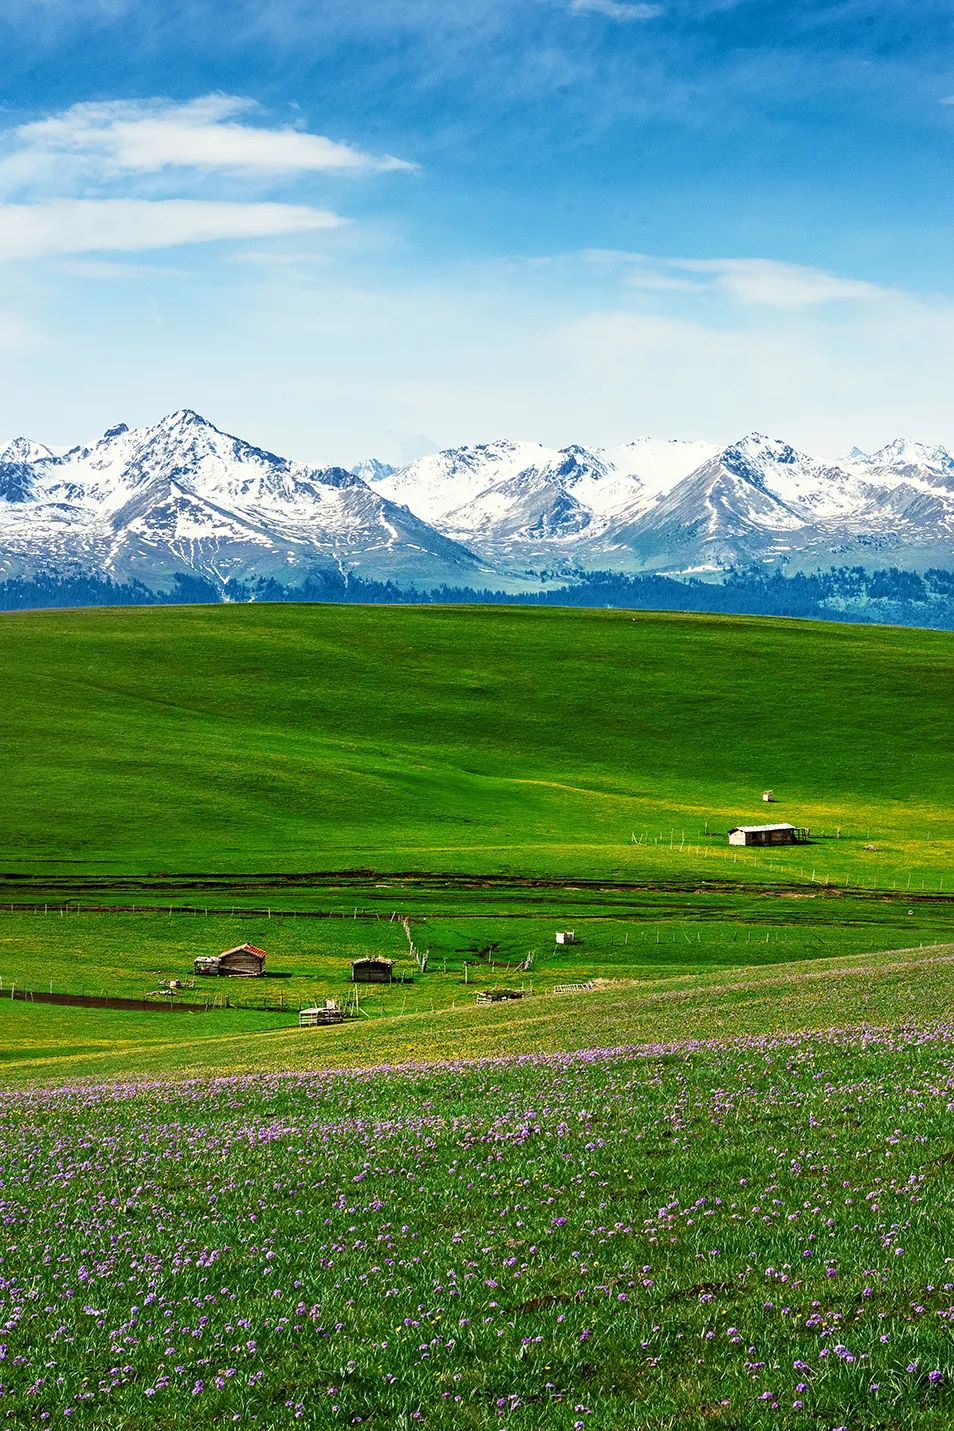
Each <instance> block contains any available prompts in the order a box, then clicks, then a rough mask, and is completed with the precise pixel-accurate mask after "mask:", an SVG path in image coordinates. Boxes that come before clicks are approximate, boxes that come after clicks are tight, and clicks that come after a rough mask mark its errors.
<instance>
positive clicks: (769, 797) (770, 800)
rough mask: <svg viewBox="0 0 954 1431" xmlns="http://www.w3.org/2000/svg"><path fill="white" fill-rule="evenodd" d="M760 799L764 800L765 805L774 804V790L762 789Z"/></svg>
mask: <svg viewBox="0 0 954 1431" xmlns="http://www.w3.org/2000/svg"><path fill="white" fill-rule="evenodd" d="M762 799H763V800H764V801H765V803H766V805H774V804H775V791H774V790H763V791H762Z"/></svg>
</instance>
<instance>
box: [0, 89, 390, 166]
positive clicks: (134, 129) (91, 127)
mask: <svg viewBox="0 0 954 1431" xmlns="http://www.w3.org/2000/svg"><path fill="white" fill-rule="evenodd" d="M257 110H258V107H257V105H255V104H254V103H253V102H251V101H249V100H246V99H242V98H239V97H237V96H235V95H220V94H213V95H206V96H204V97H202V98H199V99H195V100H191V101H189V102H188V103H185V104H174V103H172V102H170V101H169V100H165V99H151V100H142V101H138V100H137V101H131V100H111V101H108V102H106V103H81V104H75V105H73V106H72V107H71V108H70V109H67V110H64V111H63V112H62V113H60V114H54V115H51V116H49V117H48V118H45V119H40V120H36V121H34V122H33V123H30V124H23V125H20V126H19V128H17V129H16V130H14V132H13V139H14V148H13V151H12V153H11V154H10V155H9V156H8V160H7V162H6V164H5V165H4V166H3V168H5V169H6V171H7V174H8V177H9V176H10V175H12V176H13V177H16V176H18V175H19V176H20V177H21V178H28V177H29V176H30V175H31V174H35V175H39V176H41V177H43V176H48V175H49V174H50V173H51V172H55V170H56V168H57V167H58V166H62V165H63V164H64V163H66V164H67V165H73V166H75V167H78V168H79V169H80V171H81V172H83V173H86V174H87V175H89V176H99V177H103V178H107V179H108V178H121V177H123V176H127V175H137V174H139V175H145V174H159V173H162V172H163V171H164V170H168V169H178V170H193V171H209V170H212V171H218V172H225V173H233V174H243V175H253V176H264V177H268V176H282V175H300V174H307V173H323V174H367V173H375V172H378V173H380V172H386V171H391V170H409V169H413V168H414V165H412V164H410V163H408V162H407V161H406V160H403V159H396V158H394V157H393V156H392V155H383V156H376V155H372V154H367V153H365V152H364V151H363V150H361V149H356V148H354V147H353V146H352V145H350V144H344V143H341V142H340V141H338V140H334V139H329V138H327V137H326V136H325V135H322V134H312V133H309V132H308V131H306V130H302V129H295V128H292V127H290V126H279V127H269V126H267V125H265V124H261V123H255V124H250V123H247V122H242V119H243V117H244V118H246V119H247V118H249V117H251V116H253V115H256V114H257ZM0 172H2V170H0Z"/></svg>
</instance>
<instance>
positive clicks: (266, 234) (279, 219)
mask: <svg viewBox="0 0 954 1431" xmlns="http://www.w3.org/2000/svg"><path fill="white" fill-rule="evenodd" d="M342 223H344V220H343V219H341V218H339V217H338V216H337V215H336V214H332V213H328V212H326V211H325V210H322V209H313V208H309V207H306V206H303V205H297V204H256V203H251V204H242V203H221V202H215V201H205V200H201V199H157V200H151V199H49V200H46V201H44V202H42V203H37V204H0V260H3V259H6V260H24V259H36V258H50V257H54V256H57V255H66V254H83V253H139V252H143V251H146V250H149V249H163V248H175V247H178V246H179V245H182V244H196V243H212V242H215V241H217V240H218V241H221V240H223V239H252V238H258V239H260V238H274V237H276V236H279V235H286V234H304V233H314V232H316V231H319V230H326V229H331V228H337V227H338V226H339V225H341V224H342Z"/></svg>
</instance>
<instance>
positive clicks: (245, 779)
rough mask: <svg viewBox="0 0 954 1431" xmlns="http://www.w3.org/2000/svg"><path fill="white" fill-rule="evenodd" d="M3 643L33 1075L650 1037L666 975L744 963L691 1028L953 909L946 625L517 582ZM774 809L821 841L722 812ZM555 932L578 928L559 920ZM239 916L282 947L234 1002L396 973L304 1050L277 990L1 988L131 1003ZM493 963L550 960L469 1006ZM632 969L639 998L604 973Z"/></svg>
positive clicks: (496, 978)
mask: <svg viewBox="0 0 954 1431" xmlns="http://www.w3.org/2000/svg"><path fill="white" fill-rule="evenodd" d="M0 662H2V669H3V671H4V675H5V677H6V679H5V683H4V684H5V704H4V715H3V719H2V721H0V738H2V752H0V765H2V769H3V773H4V777H5V790H4V796H5V800H4V811H5V818H4V820H3V822H0V1020H2V1022H3V1031H4V1035H5V1039H6V1046H7V1048H8V1058H7V1060H6V1062H5V1065H4V1069H3V1076H4V1077H7V1078H12V1077H17V1078H23V1077H30V1078H38V1077H41V1076H43V1077H48V1076H56V1074H57V1071H62V1072H63V1073H64V1074H65V1073H66V1072H67V1071H69V1073H70V1074H72V1075H74V1076H84V1077H86V1076H95V1075H96V1073H97V1071H98V1072H101V1073H103V1074H105V1073H109V1075H110V1076H112V1075H114V1074H118V1073H125V1074H136V1073H140V1072H142V1073H144V1072H147V1071H153V1072H156V1073H158V1072H161V1071H166V1072H173V1071H180V1072H181V1071H187V1070H188V1069H189V1068H191V1067H193V1066H197V1067H200V1068H204V1067H211V1068H220V1067H235V1066H240V1065H241V1060H242V1059H247V1060H248V1061H249V1064H250V1066H262V1067H281V1066H284V1061H285V1060H291V1061H292V1063H294V1062H295V1061H296V1060H297V1059H298V1058H300V1057H304V1058H306V1059H307V1060H312V1059H317V1060H319V1061H322V1062H324V1061H327V1060H330V1061H332V1062H336V1061H337V1062H339V1063H340V1062H341V1061H342V1060H344V1061H345V1062H349V1061H352V1062H353V1061H358V1062H367V1061H368V1060H369V1059H371V1060H373V1059H374V1058H375V1057H378V1056H380V1057H382V1058H385V1059H388V1058H391V1057H397V1056H398V1052H399V1050H401V1049H405V1050H406V1049H408V1048H411V1049H412V1050H413V1051H414V1053H415V1056H422V1057H423V1056H428V1055H429V1050H430V1053H431V1054H432V1055H433V1056H442V1054H443V1053H444V1052H446V1049H447V1048H448V1047H449V1046H450V1044H453V1042H454V1040H456V1039H459V1038H460V1039H464V1038H466V1039H470V1037H471V1033H474V1036H475V1037H476V1039H477V1043H476V1046H477V1047H479V1048H480V1049H482V1050H488V1051H492V1050H493V1048H494V1047H496V1044H495V1043H494V1039H495V1037H496V1035H495V1034H492V1035H491V1036H490V1041H489V1043H488V1041H487V1037H485V1033H484V1032H483V1031H486V1030H494V1029H496V1028H497V1027H498V1023H497V1022H496V1020H500V1019H502V1020H503V1022H501V1023H500V1024H499V1028H500V1031H501V1035H503V1033H504V1032H505V1031H507V1030H509V1031H510V1032H509V1034H508V1037H507V1040H506V1042H505V1043H504V1044H502V1045H501V1046H506V1047H508V1048H520V1047H523V1048H534V1047H537V1046H538V1044H539V1043H540V1041H541V1039H542V1040H543V1044H544V1045H545V1046H547V1047H564V1046H571V1047H582V1046H584V1045H585V1041H586V1039H587V1038H588V1037H592V1038H594V1039H598V1040H599V1039H601V1040H605V1039H606V1038H609V1037H612V1038H615V1039H618V1040H619V1041H626V1040H628V1039H632V1038H636V1037H644V1036H652V1035H653V1033H654V1031H655V1025H654V1024H653V1022H652V1020H651V1019H650V1020H649V1021H648V1022H647V1020H646V1019H644V1018H643V1015H642V1013H640V1010H641V1009H643V1010H644V1011H645V1009H644V1004H643V1003H641V1002H640V1000H642V998H643V995H644V994H648V992H651V991H658V992H660V993H661V991H662V990H663V989H665V988H669V987H671V988H672V989H674V990H675V989H676V988H678V986H679V984H680V981H684V980H686V979H695V980H702V981H705V980H708V979H713V978H714V979H717V980H721V981H722V982H721V983H717V984H716V985H715V986H713V988H712V990H711V991H710V993H705V994H704V995H703V997H705V998H709V997H711V999H712V1000H713V1001H714V1003H713V1010H712V1016H711V1018H709V1017H708V1016H707V1017H706V1018H705V1019H701V1020H700V1019H699V1018H698V1017H697V1018H696V1019H695V1022H694V1024H693V1025H692V1030H693V1031H694V1030H695V1029H696V1028H697V1027H698V1028H699V1029H700V1030H701V1029H703V1028H708V1027H710V1026H711V1027H722V1026H723V1021H721V1017H720V1015H719V1004H720V1001H723V1000H724V999H726V998H728V997H729V996H728V994H727V993H726V990H727V989H728V988H730V987H735V986H736V985H737V984H738V983H739V981H742V984H743V985H745V984H746V981H748V980H750V979H759V978H761V977H763V976H764V975H767V974H768V973H769V972H770V970H771V969H772V968H773V967H775V966H780V967H782V968H784V969H786V970H789V971H791V972H792V976H793V977H795V973H796V971H797V970H799V969H803V968H804V969H805V973H806V977H807V976H808V974H809V972H810V971H809V967H808V966H811V967H815V966H817V967H822V964H821V963H820V962H819V961H827V960H830V959H832V958H833V957H842V958H845V957H847V958H849V959H852V958H854V959H856V960H859V961H860V963H859V967H863V961H864V960H865V959H870V958H876V957H883V958H886V959H889V960H890V959H891V958H892V957H893V956H891V955H890V954H879V951H890V950H903V949H905V948H908V947H911V946H914V949H915V955H914V956H911V957H917V955H918V951H919V949H920V947H923V946H928V947H930V946H934V945H939V944H945V945H947V944H949V943H950V942H951V940H952V938H954V897H952V895H954V892H952V891H951V888H950V868H951V863H952V855H954V829H952V822H951V814H950V812H951V810H952V809H954V769H952V765H951V762H950V760H949V758H948V749H949V744H950V736H951V733H952V718H951V714H950V710H951V694H952V690H954V682H952V674H954V640H952V638H951V637H949V636H946V635H944V634H940V633H932V632H920V631H910V630H894V629H885V628H873V627H850V626H824V625H815V624H810V623H795V622H787V621H781V620H771V621H766V620H757V619H735V618H726V617H691V616H683V615H665V616H657V615H640V616H634V615H633V614H632V613H625V612H618V611H549V610H546V611H544V610H534V609H527V608H517V609H502V608H492V609H479V608H450V609H440V608H423V609H415V608H407V607H402V608H381V607H378V608H361V607H336V606H327V607H321V606H315V607H309V606H300V607H293V606H233V607H212V608H206V607H198V608H173V609H160V610H156V609H152V610H137V609H131V610H130V609H127V610H115V611H111V610H98V611H92V612H87V611H67V612H43V613H21V614H14V615H7V616H4V617H0ZM767 786H770V787H772V788H774V790H775V791H776V794H777V796H778V803H777V804H776V805H774V806H771V807H767V806H765V805H763V804H762V802H761V799H760V794H761V791H762V789H763V788H765V787H767ZM766 816H771V817H773V818H779V819H785V820H790V821H792V822H793V823H795V824H804V825H808V826H810V827H811V829H812V832H813V833H812V840H811V842H810V843H809V844H807V845H805V846H799V847H797V848H794V849H792V848H783V849H777V850H773V851H756V850H750V849H742V850H737V849H732V848H730V847H729V846H728V844H727V841H726V831H727V829H728V828H729V827H730V826H731V825H732V824H734V823H737V822H758V821H759V820H762V819H765V818H766ZM398 912H400V913H401V914H402V915H404V916H406V917H408V918H409V919H410V925H409V926H408V928H409V930H410V931H411V934H412V937H413V940H414V943H415V945H416V946H417V947H418V948H419V949H420V950H427V951H428V954H429V963H428V967H427V972H426V973H422V972H421V971H420V970H419V968H418V966H417V965H416V963H415V962H414V960H413V959H412V957H411V953H410V951H409V949H408V942H407V935H406V934H405V929H404V927H403V926H402V924H401V922H400V921H399V920H397V919H396V918H395V917H394V916H395V915H396V914H397V913H398ZM293 916H294V917H293ZM299 916H305V917H299ZM560 927H575V929H576V930H577V934H578V942H577V943H576V944H575V945H574V946H570V947H567V948H559V947H555V946H554V932H555V930H556V929H557V928H560ZM245 939H251V940H252V941H253V942H256V943H259V944H262V945H264V946H265V947H266V948H267V949H268V950H269V961H268V964H267V970H268V972H269V974H270V976H271V977H270V978H268V979H265V980H263V981H256V982H255V984H254V985H240V986H236V985H235V984H234V983H233V981H227V983H228V988H229V992H230V996H231V997H233V998H238V999H239V1000H240V1001H246V1002H248V1001H249V1000H250V999H251V998H253V997H255V998H259V997H261V996H262V995H264V996H265V997H266V998H268V999H269V1000H271V1001H272V1002H274V1001H275V1000H277V999H282V1000H283V1001H284V1002H285V1006H286V1008H288V1009H291V1010H296V1009H297V1007H298V1004H299V1003H301V1002H310V1001H312V1000H313V999H316V998H317V999H323V998H327V997H336V998H341V997H343V996H345V995H346V994H347V991H348V988H349V985H348V978H349V972H350V961H351V960H352V959H353V958H355V957H356V956H358V955H360V954H362V953H365V952H372V951H374V952H380V953H383V954H386V955H388V956H389V957H391V958H394V959H396V960H397V961H398V963H397V966H396V967H397V971H398V973H399V974H400V975H401V982H400V983H398V984H395V985H393V986H391V987H389V988H386V989H376V990H373V991H368V993H367V994H366V996H365V1001H364V1008H365V1014H366V1017H365V1018H364V1019H363V1020H362V1021H361V1022H360V1023H358V1024H355V1025H349V1026H346V1027H345V1028H342V1029H336V1030H327V1031H323V1033H322V1037H321V1038H320V1039H318V1040H315V1038H314V1037H311V1038H307V1037H306V1040H305V1042H304V1043H302V1044H299V1043H298V1042H297V1040H298V1039H299V1035H298V1034H297V1031H296V1032H294V1033H290V1032H288V1031H287V1025H288V1023H289V1022H290V1021H291V1020H290V1016H289V1014H287V1013H286V1014H285V1015H281V1014H275V1013H273V1014H262V1013H254V1014H253V1013H251V1012H243V1011H241V1010H239V1011H237V1010H234V1009H232V1010H226V1011H223V1010H219V1011H216V1012H210V1013H208V1014H202V1015H196V1016H194V1017H193V1016H188V1017H187V1016H185V1015H180V1016H177V1017H176V1018H175V1019H173V1020H171V1021H169V1020H167V1021H163V1020H162V1019H161V1017H159V1016H157V1015H155V1014H149V1013H143V1014H133V1013H131V1012H128V1011H117V1010H113V1011H94V1010H91V1009H77V1008H51V1007H49V1006H46V1007H42V1008H41V1007H40V1006H36V1007H33V1008H30V1007H25V1006H23V1005H21V1004H18V1003H14V1002H12V1001H11V1000H9V999H3V998H2V995H3V994H4V993H7V992H9V989H10V986H11V984H13V985H14V986H16V987H17V988H20V989H23V988H27V989H35V990H50V989H58V990H65V991H68V992H70V993H76V992H80V993H87V994H94V995H101V994H106V995H109V996H110V997H116V996H133V997H137V998H141V997H142V996H143V994H144V993H146V992H147V991H148V990H151V989H155V988H156V987H157V984H158V982H159V981H161V980H163V979H169V978H173V977H177V978H183V977H185V978H188V976H189V975H190V974H191V970H192V960H193V959H194V957H195V956H196V955H197V954H208V953H214V952H215V951H216V950H217V949H220V948H223V947H225V946H227V945H229V944H233V943H238V942H240V941H243V940H245ZM528 956H530V967H528V968H522V967H521V966H522V965H523V961H525V960H526V959H527V957H528ZM912 967H913V966H912ZM916 967H917V973H916V979H917V981H918V984H917V987H918V988H920V987H921V986H922V984H924V981H925V979H926V978H927V975H926V974H925V972H924V970H923V969H922V968H921V966H920V965H917V966H916ZM932 967H933V966H932ZM945 970H946V966H945ZM945 977H946V972H945ZM932 978H933V975H932ZM587 980H594V981H597V983H598V984H607V985H608V986H609V992H608V993H606V992H600V993H598V994H597V995H594V996H593V1000H594V1001H592V1002H587V1003H586V1005H585V1008H586V1010H588V1011H590V1010H592V1011H596V1010H600V1009H603V1010H607V1009H611V1010H612V1011H613V1012H612V1015H611V1017H610V1018H609V1020H608V1024H609V1026H608V1027H607V1026H604V1025H605V1024H606V1021H603V1022H600V1020H599V1019H598V1020H597V1024H596V1025H593V1027H590V1023H592V1020H591V1019H590V1015H589V1013H587V1014H586V1016H585V1017H584V1018H583V1021H582V1022H581V1023H578V1012H577V1006H576V1005H574V1004H573V1003H567V1002H566V1000H563V999H551V998H550V997H549V995H550V993H551V991H552V990H553V989H554V988H555V987H556V986H558V985H559V984H561V983H564V982H579V981H587ZM633 981H637V982H636V983H633ZM936 982H937V981H936V980H934V983H933V984H932V985H931V988H932V989H933V990H934V992H933V993H930V994H925V998H924V1006H923V1010H922V1009H921V1008H920V1005H919V1006H918V1007H919V1011H920V1012H923V1014H924V1015H925V1016H928V1017H933V1016H938V1014H939V1013H940V1012H941V1010H940V1006H939V1003H938V1000H937V998H936V997H935V995H936V992H937V990H936V988H935V985H936ZM225 983H226V981H220V980H213V981H202V980H200V981H199V986H200V987H199V988H198V989H197V991H196V993H195V994H194V995H186V997H187V998H189V997H197V998H202V999H204V998H205V997H206V996H207V994H209V993H210V985H211V986H213V988H214V992H215V993H216V994H217V995H219V996H221V994H222V992H223V986H224V984H225ZM495 984H510V985H511V986H517V985H519V986H522V987H524V988H525V989H526V991H527V992H530V991H531V989H532V992H533V998H532V1000H530V1001H527V1002H526V1003H525V1004H522V1005H521V1006H520V1008H521V1010H526V1011H527V1012H526V1013H523V1012H521V1013H519V1014H516V1013H513V1012H512V1011H509V1010H508V1011H505V1012H504V1013H503V1014H501V1013H500V1012H499V1011H489V1012H488V1011H486V1010H481V1011H480V1015H479V1018H478V1019H477V1023H476V1024H474V1023H473V1020H474V1019H475V1017H477V1016H476V1014H475V1010H474V1008H473V1001H474V996H475V993H476V992H478V991H479V990H481V989H486V988H488V987H490V986H492V985H495ZM621 986H623V987H626V986H630V987H631V988H632V989H635V990H636V991H637V994H638V997H636V998H635V1002H634V997H635V996H634V995H633V994H631V993H630V994H625V995H624V996H623V997H622V998H621V1000H618V1001H617V1002H616V1003H614V1002H612V1000H613V998H615V994H614V992H613V991H614V989H616V990H617V991H618V990H619V988H620V987H621ZM925 987H926V985H925ZM798 988H799V990H801V991H802V993H803V994H804V995H805V997H806V998H807V999H808V1003H807V1004H805V1007H804V1009H803V1011H802V1012H801V1013H800V1015H799V1018H800V1022H799V1023H798V1025H797V1026H798V1027H811V1026H813V1025H812V1020H813V1018H814V1019H815V1020H816V1023H817V1024H818V1026H820V1025H821V1024H824V1023H825V1022H826V1021H827V1020H830V1019H831V1018H833V1017H835V1014H836V1013H837V1014H838V1016H839V1017H846V1016H847V1015H845V1013H844V1011H840V1012H839V1011H837V1010H835V1011H832V1010H828V1011H827V1012H826V1008H827V1005H826V1002H825V999H824V998H823V997H822V993H823V985H822V984H821V983H818V982H815V983H802V982H800V983H798ZM771 997H772V998H774V997H775V995H774V994H773V995H772V996H771ZM800 997H801V996H800ZM608 999H609V1002H607V1000H608ZM803 1003H804V999H803ZM650 1007H652V1008H653V1009H655V1008H656V1006H655V1005H645V1008H650ZM660 1007H663V1006H660ZM678 1007H679V1006H678V1005H673V1004H666V1005H665V1006H664V1008H665V1009H667V1010H671V1009H673V1008H678ZM812 1007H814V1008H815V1013H814V1014H813V1013H812ZM852 1007H853V1008H854V1005H853V1006H852ZM900 1007H901V1006H900V1005H899V1006H898V1007H895V1004H893V1003H892V1004H891V1008H892V1010H893V1011H894V1012H893V1015H892V1016H895V1015H898V1012H899V1009H900ZM903 1007H904V1010H905V1011H906V1010H907V1009H908V1008H909V1005H908V1004H907V1002H904V1005H903ZM945 1009H946V1005H945ZM859 1010H860V1013H859ZM696 1012H697V1014H698V1012H699V1011H698V1010H697V1011H696ZM855 1013H859V1016H863V1015H864V1006H863V1004H859V1006H858V1008H857V1009H855ZM681 1016H682V1015H680V1017H681ZM653 1017H655V1014H654V1015H653ZM508 1019H509V1022H507V1020H508ZM588 1019H590V1022H587V1020H588ZM541 1020H542V1022H541ZM460 1021H463V1022H460ZM548 1021H549V1022H548ZM564 1023H568V1024H569V1029H568V1030H567V1031H564V1032H563V1033H561V1034H560V1035H559V1038H556V1035H555V1034H554V1032H553V1029H554V1028H556V1027H558V1026H562V1024H564ZM664 1023H665V1020H664ZM731 1024H732V1020H731V1019H730V1020H729V1025H731ZM458 1025H459V1027H458ZM551 1025H552V1027H551ZM282 1026H285V1031H284V1032H283V1031H282ZM544 1026H545V1027H544ZM665 1026H666V1027H667V1028H669V1027H670V1026H671V1025H670V1024H669V1023H665ZM745 1026H746V1027H748V1025H747V1024H746V1025H745ZM765 1026H766V1027H774V1026H775V1024H774V1023H773V1020H772V1019H771V1018H767V1019H766V1021H765ZM786 1026H787V1025H786ZM548 1029H549V1030H550V1031H549V1032H547V1030H548ZM672 1031H673V1032H677V1031H678V1030H677V1029H676V1028H675V1027H673V1028H672ZM684 1031H689V1029H688V1028H687V1029H686V1030H684ZM555 1038H556V1042H554V1039H555ZM567 1038H570V1039H571V1042H570V1044H569V1045H567V1044H566V1042H565V1040H566V1039H567ZM24 1040H25V1042H24ZM288 1040H291V1042H290V1043H289V1042H288ZM561 1040H562V1041H561Z"/></svg>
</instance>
